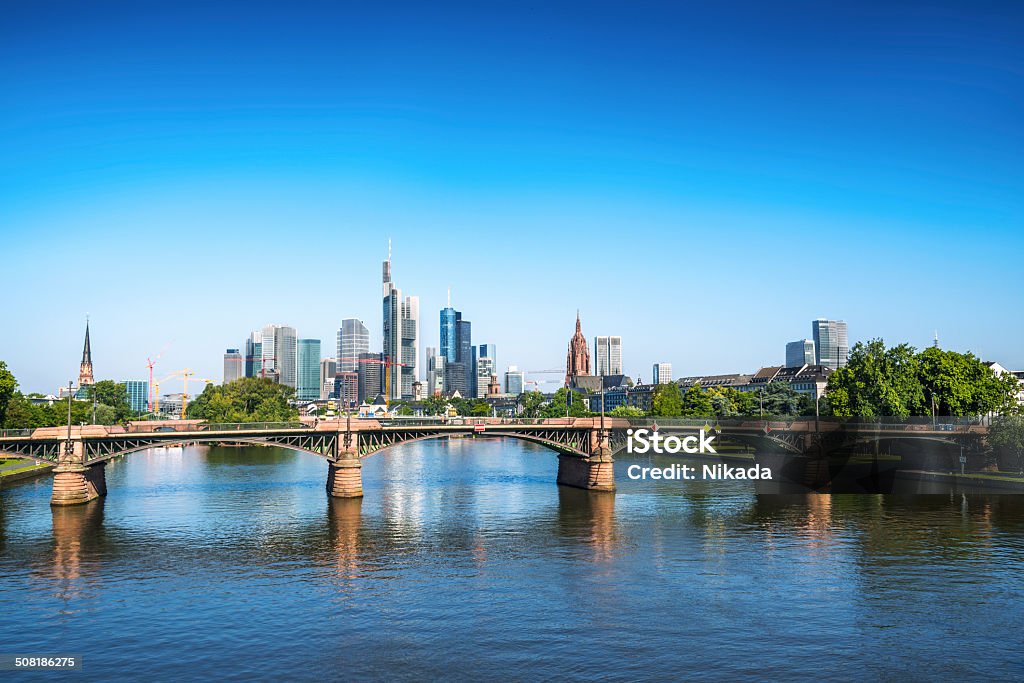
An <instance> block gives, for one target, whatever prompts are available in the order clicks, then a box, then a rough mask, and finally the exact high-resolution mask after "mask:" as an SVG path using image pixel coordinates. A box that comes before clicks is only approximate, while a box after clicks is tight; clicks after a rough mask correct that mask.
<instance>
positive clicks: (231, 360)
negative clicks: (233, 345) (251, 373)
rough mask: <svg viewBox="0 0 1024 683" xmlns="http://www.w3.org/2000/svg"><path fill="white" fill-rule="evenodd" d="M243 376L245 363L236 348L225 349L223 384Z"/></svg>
mask: <svg viewBox="0 0 1024 683" xmlns="http://www.w3.org/2000/svg"><path fill="white" fill-rule="evenodd" d="M244 376H245V365H244V363H243V361H242V354H241V352H239V350H238V349H227V350H226V351H225V352H224V384H227V383H228V382H234V381H235V380H237V379H241V378H242V377H244Z"/></svg>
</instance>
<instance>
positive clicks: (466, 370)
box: [446, 318, 476, 398]
mask: <svg viewBox="0 0 1024 683" xmlns="http://www.w3.org/2000/svg"><path fill="white" fill-rule="evenodd" d="M455 343H456V346H457V347H458V353H457V354H456V358H455V362H456V364H458V365H460V366H461V367H462V372H463V375H464V377H463V379H462V382H461V385H460V389H459V393H461V394H462V395H463V396H465V397H467V398H469V397H471V396H476V373H475V372H474V371H473V363H474V360H475V355H476V349H475V348H474V347H473V325H472V324H471V323H470V322H469V321H468V320H462V319H461V318H460V319H459V323H458V325H457V326H456V328H455ZM446 377H447V375H446Z"/></svg>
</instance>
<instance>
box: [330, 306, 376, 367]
mask: <svg viewBox="0 0 1024 683" xmlns="http://www.w3.org/2000/svg"><path fill="white" fill-rule="evenodd" d="M369 352H370V331H369V330H368V329H366V325H364V324H363V321H362V320H357V319H356V318H345V319H344V320H342V321H341V327H340V328H339V329H338V368H337V372H355V371H356V365H357V364H358V362H359V361H358V360H357V359H358V358H359V354H361V353H369Z"/></svg>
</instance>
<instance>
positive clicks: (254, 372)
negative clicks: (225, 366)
mask: <svg viewBox="0 0 1024 683" xmlns="http://www.w3.org/2000/svg"><path fill="white" fill-rule="evenodd" d="M262 364H263V332H262V331H260V330H254V331H253V332H252V334H250V335H249V338H248V339H246V340H245V376H246V377H259V376H260V367H261V366H262Z"/></svg>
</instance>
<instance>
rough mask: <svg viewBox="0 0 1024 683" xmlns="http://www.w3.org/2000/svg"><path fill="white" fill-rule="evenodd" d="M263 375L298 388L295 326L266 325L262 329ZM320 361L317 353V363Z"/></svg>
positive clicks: (261, 370)
mask: <svg viewBox="0 0 1024 683" xmlns="http://www.w3.org/2000/svg"><path fill="white" fill-rule="evenodd" d="M262 335H263V346H262V355H263V358H262V367H261V368H260V370H259V375H260V376H261V377H266V378H267V379H272V380H274V381H275V382H279V383H281V384H284V385H285V386H289V387H292V388H293V389H294V388H296V371H297V369H296V363H297V357H296V345H295V342H296V339H295V328H294V327H288V326H287V325H266V326H264V327H263V330H262ZM319 363H320V358H319V354H317V365H319Z"/></svg>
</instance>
